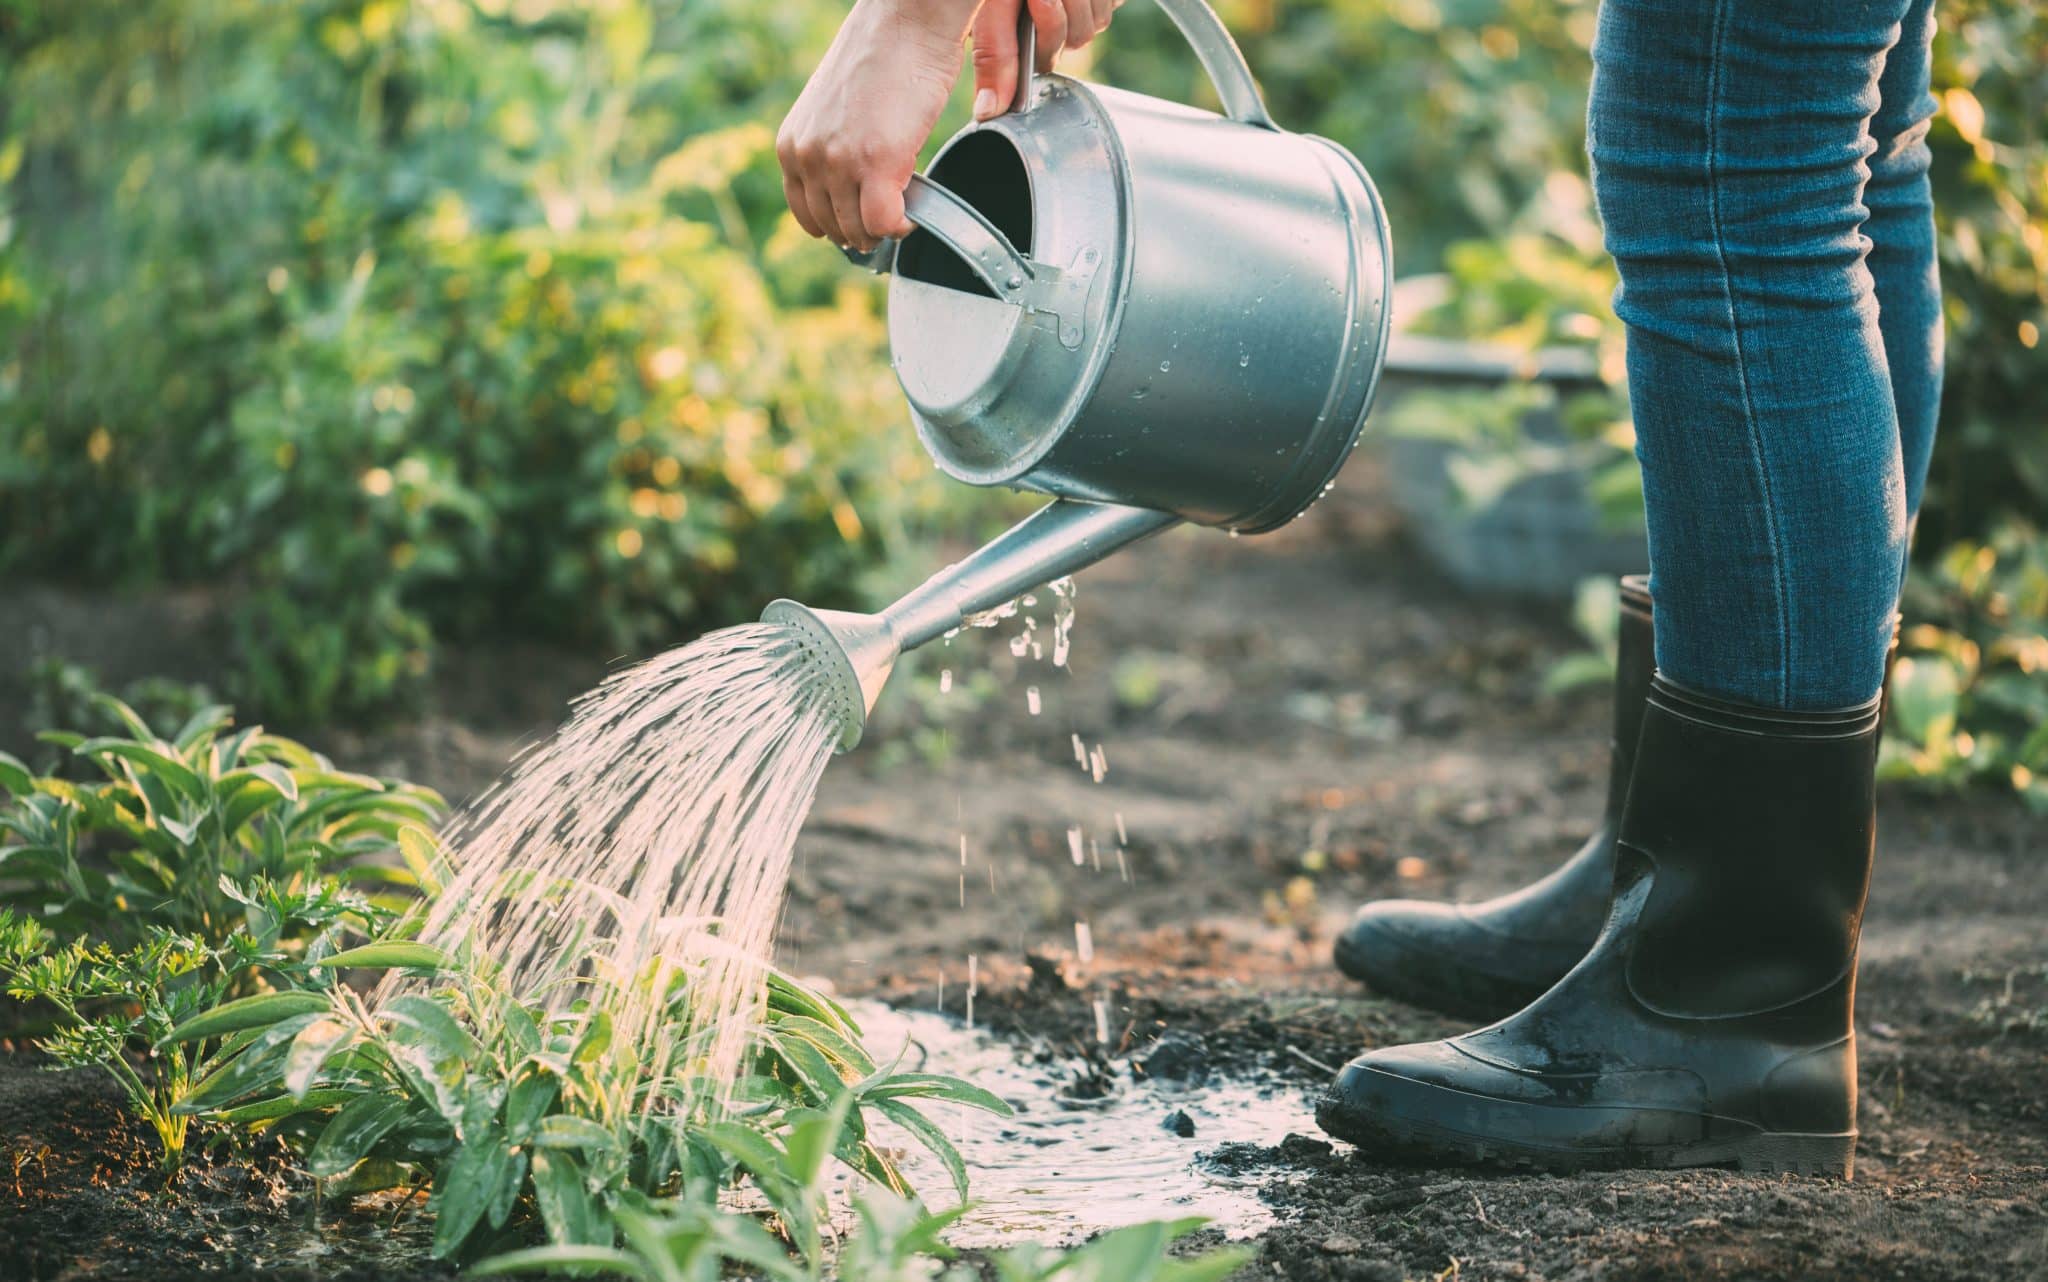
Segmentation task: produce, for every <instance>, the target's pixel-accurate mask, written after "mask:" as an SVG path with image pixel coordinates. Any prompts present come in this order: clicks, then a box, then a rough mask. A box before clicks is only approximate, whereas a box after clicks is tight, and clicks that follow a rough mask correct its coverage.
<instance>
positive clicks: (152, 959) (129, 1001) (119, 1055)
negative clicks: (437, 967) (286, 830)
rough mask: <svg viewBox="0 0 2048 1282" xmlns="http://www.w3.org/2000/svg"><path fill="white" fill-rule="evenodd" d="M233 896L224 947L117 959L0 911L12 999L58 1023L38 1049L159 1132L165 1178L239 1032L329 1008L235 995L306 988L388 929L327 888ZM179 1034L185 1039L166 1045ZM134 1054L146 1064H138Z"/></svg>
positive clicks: (289, 997) (176, 938) (123, 953)
mask: <svg viewBox="0 0 2048 1282" xmlns="http://www.w3.org/2000/svg"><path fill="white" fill-rule="evenodd" d="M231 889H232V891H233V893H234V894H235V895H236V896H238V897H239V898H240V899H241V900H242V901H243V902H244V903H245V904H246V905H247V907H248V909H249V912H248V915H247V919H246V924H245V925H243V926H241V927H238V928H237V929H236V930H235V931H233V932H232V933H231V934H229V935H228V936H227V938H226V940H225V941H224V942H223V944H222V946H220V947H214V946H211V945H209V944H208V943H206V942H205V941H204V940H201V939H200V938H198V937H197V936H195V935H189V934H181V933H179V932H177V931H174V930H170V929H168V928H166V927H164V926H161V925H146V926H144V927H142V928H140V929H138V930H135V931H134V932H132V933H133V934H134V935H135V936H137V937H138V938H137V942H135V943H134V944H132V945H129V946H126V947H123V948H118V949H117V948H115V947H113V946H112V945H109V944H104V943H102V944H91V943H88V942H86V941H85V940H83V939H73V940H71V941H70V942H68V943H60V942H59V941H58V938H57V936H56V935H55V934H54V933H53V932H52V931H50V930H49V929H48V928H47V927H45V926H43V925H42V924H41V923H39V922H36V921H34V920H32V919H29V918H24V917H19V916H17V915H16V914H15V913H14V912H13V911H12V910H11V909H5V910H0V979H4V980H5V986H6V991H7V994H8V996H10V997H13V998H15V999H16V1000H17V1001H23V1002H34V1003H39V1004H41V1005H43V1006H45V1007H47V1008H49V1009H51V1010H54V1011H55V1012H56V1015H57V1017H58V1019H59V1021H60V1022H59V1024H58V1026H57V1028H56V1029H55V1030H54V1031H53V1032H51V1033H50V1034H48V1035H47V1036H45V1037H43V1038H41V1039H40V1040H39V1042H38V1043H37V1044H38V1045H39V1046H40V1048H41V1049H42V1050H43V1051H44V1052H45V1053H46V1054H48V1055H49V1056H50V1057H51V1058H52V1059H54V1060H55V1061H56V1062H57V1063H58V1064H59V1065H62V1066H64V1067H67V1068H100V1069H104V1070H106V1072H107V1073H108V1074H109V1075H111V1076H112V1077H113V1078H114V1080H115V1081H116V1082H118V1083H119V1084H120V1086H121V1088H122V1090H123V1092H124V1093H125V1094H126V1095H127V1096H128V1100H129V1103H130V1104H131V1105H132V1106H133V1107H134V1109H135V1111H136V1112H137V1114H139V1115H140V1116H141V1117H142V1119H143V1120H144V1121H145V1122H147V1123H148V1124H149V1126H150V1127H151V1129H152V1130H154V1131H155V1132H156V1135H157V1139H158V1141H159V1142H160V1143H161V1144H162V1146H163V1155H162V1163H163V1167H164V1170H165V1171H166V1173H169V1174H175V1173H176V1172H177V1170H178V1169H179V1167H180V1166H181V1165H182V1164H183V1162H184V1155H185V1140H186V1134H187V1131H188V1130H189V1129H190V1126H191V1121H192V1118H191V1112H192V1110H191V1108H190V1107H189V1105H190V1104H191V1102H192V1101H193V1100H194V1099H195V1098H197V1096H198V1094H199V1092H200V1091H201V1090H202V1089H204V1088H205V1087H206V1086H207V1083H208V1082H210V1081H211V1080H212V1077H213V1075H214V1073H215V1072H217V1071H218V1070H219V1069H220V1068H221V1067H223V1066H224V1065H225V1064H226V1063H227V1062H228V1061H229V1060H230V1059H232V1058H233V1056H234V1055H235V1054H236V1053H237V1052H239V1051H240V1050H241V1049H242V1047H243V1046H244V1045H245V1044H246V1042H247V1040H248V1038H247V1037H246V1036H245V1035H244V1030H246V1029H249V1028H252V1027H256V1026H258V1025H259V1024H261V1023H265V1022H268V1021H269V1020H272V1019H276V1018H279V1017H281V1016H283V1015H286V1014H294V1013H301V1012H304V1011H306V1010H309V1009H312V1008H315V1007H320V1006H324V1005H325V1004H326V1002H327V999H326V998H325V997H323V996H319V995H316V994H312V993H305V992H272V993H265V994H261V995H251V996H248V997H244V998H240V999H236V1000H232V1001H231V1000H229V998H230V995H231V994H233V993H235V992H237V991H239V990H242V989H244V988H246V987H248V986H249V984H250V983H251V982H252V981H255V980H262V979H267V980H269V981H270V982H274V983H279V984H292V985H302V984H305V983H307V982H309V980H310V979H311V977H312V975H313V969H312V968H313V966H314V965H315V964H316V963H317V959H318V958H319V957H321V956H322V955H323V954H325V953H327V952H330V951H332V950H333V947H334V943H335V940H336V939H337V938H339V937H340V936H341V934H343V933H344V932H346V931H351V930H375V929H378V928H380V927H381V926H382V925H384V924H386V922H387V921H388V915H387V914H384V913H381V912H380V911H379V910H378V909H376V908H375V907H374V906H372V905H370V904H369V903H368V902H366V901H364V900H362V899H360V898H358V897H355V896H350V895H346V894H344V893H342V892H341V891H340V890H339V889H338V888H337V887H335V886H334V885H333V884H331V883H328V884H324V885H322V886H320V887H319V888H318V889H316V890H314V891H312V892H310V893H307V892H293V891H285V890H282V889H280V888H279V887H278V886H276V885H275V884H274V883H269V882H259V883H257V884H255V885H253V886H250V887H248V888H242V887H232V888H231ZM309 958H310V959H313V960H311V961H309V960H308V959H309ZM199 1021H205V1022H204V1024H203V1025H202V1024H201V1023H199ZM180 1028H183V1029H185V1030H186V1035H184V1036H181V1037H179V1038H178V1039H177V1040H176V1041H174V1042H165V1040H164V1039H165V1038H167V1037H169V1036H170V1035H171V1034H172V1032H173V1031H174V1030H177V1029H180ZM138 1052H146V1054H147V1058H146V1060H144V1061H143V1062H142V1063H140V1064H138V1063H136V1062H135V1061H134V1059H133V1058H132V1057H134V1056H135V1055H136V1054H137V1053H138Z"/></svg>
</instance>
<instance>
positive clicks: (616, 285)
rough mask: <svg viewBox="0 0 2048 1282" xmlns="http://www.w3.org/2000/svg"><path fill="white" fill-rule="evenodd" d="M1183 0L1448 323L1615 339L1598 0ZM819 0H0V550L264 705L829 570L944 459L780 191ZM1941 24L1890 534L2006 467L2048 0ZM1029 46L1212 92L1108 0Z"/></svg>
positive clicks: (1126, 77)
mask: <svg viewBox="0 0 2048 1282" xmlns="http://www.w3.org/2000/svg"><path fill="white" fill-rule="evenodd" d="M1218 7H1219V9H1220V10H1221V12H1222V13H1223V16H1224V18H1225V19H1226V21H1227V22H1229V24H1230V25H1231V27H1232V29H1233V31H1235V32H1236V34H1237V35H1238V37H1239V39H1240V41H1241V42H1242V43H1243V45H1244V47H1245V50H1246V53H1247V55H1248V57H1249V59H1250V60H1251V63H1252V65H1253V66H1254V67H1255V68H1256V69H1257V71H1258V73H1259V74H1260V77H1261V79H1262V82H1263V84H1264V87H1265V90H1266V93H1267V96H1268V98H1269V100H1270V102H1271V104H1272V107H1273V109H1274V113H1275V115H1276V117H1277V118H1278V119H1280V120H1281V121H1282V122H1283V123H1284V124H1286V125H1287V126H1288V127H1291V128H1298V129H1305V130H1312V131H1315V132H1318V133H1322V134H1325V135H1327V136H1330V137H1332V138H1334V139H1336V140H1337V141H1339V142H1341V143H1343V144H1344V145H1345V146H1347V147H1349V148H1351V149H1352V150H1353V151H1355V152H1356V153H1357V154H1358V155H1359V156H1360V157H1361V158H1362V159H1363V160H1364V161H1365V162H1366V164H1367V165H1368V167H1369V168H1371V170H1372V171H1373V173H1374V175H1375V177H1376V178H1377V180H1378V182H1379V186H1380V189H1381V191H1382V193H1383V195H1384V196H1385V198H1386V201H1387V204H1388V207H1389V211H1390V215H1391V217H1392V219H1393V222H1394V226H1395V228H1396V234H1397V244H1398V249H1399V260H1400V265H1401V268H1402V270H1403V271H1404V272H1415V271H1422V270H1429V269H1431V268H1434V267H1436V266H1438V265H1439V264H1440V263H1442V262H1445V261H1448V263H1449V265H1450V267H1451V268H1452V269H1453V271H1454V272H1455V273H1456V274H1457V276H1458V277H1459V278H1460V279H1461V280H1462V281H1464V282H1465V288H1464V290H1463V291H1462V292H1461V294H1460V295H1459V296H1458V298H1457V299H1454V303H1453V307H1452V309H1451V312H1450V313H1449V314H1448V319H1446V322H1445V323H1447V324H1448V323H1452V322H1453V321H1454V322H1455V323H1457V324H1459V325H1461V326H1466V327H1469V328H1472V329H1478V330H1483V331H1485V332H1487V333H1488V334H1490V335H1492V336H1496V337H1507V338H1512V339H1518V340H1520V341H1525V342H1538V341H1556V340H1559V339H1564V340H1568V341H1581V342H1589V343H1595V344H1599V345H1601V346H1602V348H1603V367H1605V366H1606V365H1608V364H1609V363H1610V362H1608V361H1607V360H1605V355H1606V349H1607V348H1609V347H1611V345H1612V343H1611V340H1612V330H1611V318H1609V317H1608V316H1607V313H1606V312H1605V310H1604V308H1602V307H1600V306H1598V296H1599V294H1600V292H1601V290H1602V289H1603V288H1604V285H1603V282H1604V279H1605V273H1606V272H1607V270H1608V268H1607V267H1606V266H1605V264H1604V261H1603V259H1602V258H1601V256H1600V254H1599V249H1598V232H1597V224H1596V222H1595V220H1594V219H1593V216H1592V213H1591V209H1590V201H1589V200H1588V198H1587V193H1586V187H1585V183H1584V181H1583V179H1582V178H1581V177H1580V175H1582V174H1583V172H1584V159H1583V155H1582V146H1583V120H1584V107H1585V91H1586V80H1587V75H1588V70H1589V63H1590V59H1589V54H1588V49H1589V46H1590V42H1591V39H1592V34H1593V25H1594V15H1595V12H1596V5H1595V3H1594V2H1593V0H1327V2H1325V3H1294V4H1281V3H1279V0H1219V3H1218ZM843 11H844V6H843V4H842V3H840V2H839V0H781V2H779V3H775V4H758V3H748V2H746V0H304V2H303V3H295V4H289V5H282V4H275V3H267V2H266V0H68V2H67V3H65V4H61V5H55V4H47V3H41V2H40V0H0V201H4V203H0V574H6V575H11V576H15V577H21V576H32V577H48V578H57V579H63V580H67V581H72V582H83V583H87V584H95V585H114V586H127V585H136V584H147V583H153V582H164V581H171V582H204V583H210V584H218V585H222V587H221V591H222V598H223V605H224V607H226V608H228V609H230V610H232V611H233V613H234V617H235V623H236V627H235V630H234V634H235V636H236V638H237V651H238V652H237V654H236V655H235V656H233V667H234V670H235V671H236V672H237V673H238V674H239V677H238V679H237V681H236V682H235V683H234V686H233V688H232V689H231V691H230V693H232V694H234V695H235V696H236V697H237V698H239V699H241V700H243V701H244V702H246V703H249V704H251V705H252V706H254V707H256V708H258V709H260V710H261V711H262V712H263V713H264V714H265V715H266V716H269V717H272V718H274V719H275V718H285V719H288V720H297V721H307V720H315V719H320V718H325V717H330V716H334V715H343V714H358V713H361V712H364V711H367V710H373V709H376V708H379V707H383V706H389V705H391V704H393V703H395V702H398V701H401V700H403V699H404V698H405V697H406V696H407V695H408V694H409V693H410V692H412V691H413V690H414V689H415V688H416V687H417V685H418V683H419V682H420V680H421V678H422V677H423V676H424V674H425V673H426V671H427V670H428V668H429V665H430V664H431V663H432V662H433V660H434V657H435V655H436V654H437V653H443V654H445V653H446V652H447V650H448V648H449V647H451V646H459V645H460V644H462V643H463V642H465V641H467V640H470V639H473V638H476V637H479V636H483V635H486V634H488V633H490V632H493V631H498V630H504V631H513V632H517V633H519V634H522V635H527V636H542V637H553V638H559V639H565V640H570V641H577V642H581V643H585V644H601V645H604V646H606V647H609V648H613V649H642V648H648V647H652V646H656V645H659V644H662V643H664V642H668V641H671V640H674V639H676V638H677V637H679V636H681V635H684V634H686V633H687V632H689V631H691V630H695V629H698V628H702V627H705V626H708V625H711V624H715V623H722V622H727V621H731V620H733V619H736V618H741V617H747V616H750V615H751V614H752V613H753V612H754V611H755V610H756V609H757V608H758V607H759V605H760V604H761V603H762V602H763V601H765V600H767V599H768V598H770V597H772V596H775V595H778V594H785V593H787V594H791V595H798V596H802V597H804V598H805V599H810V600H815V601H817V602H818V603H820V604H833V603H843V602H847V601H850V600H853V599H855V598H857V597H858V596H859V595H860V594H861V590H862V588H863V586H864V576H865V575H866V574H867V572H869V571H870V570H872V568H873V567H875V566H877V565H879V564H882V563H884V561H885V559H886V557H887V556H888V555H889V554H890V553H891V552H892V551H894V550H896V549H898V548H900V547H902V546H904V545H905V544H906V541H907V540H909V539H911V538H913V537H914V536H916V535H917V534H918V533H920V532H922V531H925V530H929V529H933V528H936V527H937V525H938V523H940V522H942V521H945V520H946V519H947V518H949V517H950V518H954V519H957V516H958V508H957V505H959V504H961V503H966V502H974V501H977V500H974V499H969V498H966V497H964V492H963V491H962V490H961V488H960V487H957V486H948V485H945V484H944V483H941V482H937V481H935V480H933V479H932V477H931V475H930V468H929V466H928V465H927V464H926V463H925V462H924V460H923V459H922V458H921V457H920V456H919V454H918V452H917V449H916V446H915V445H914V444H913V443H912V437H911V434H910V433H909V432H908V431H907V430H906V426H905V424H904V421H903V420H904V414H903V411H902V408H901V404H900V398H899V397H898V396H897V395H896V393H895V389H894V385H893V382H892V381H891V379H890V378H889V375H888V370H887V366H886V362H885V360H884V357H883V329H882V325H881V322H880V318H879V315H878V306H877V302H878V300H877V297H876V294H875V291H874V290H873V288H872V287H871V286H868V285H864V284H861V283H858V282H856V281H855V280H853V279H852V278H851V277H850V276H849V274H848V273H847V272H846V271H845V270H844V268H843V266H842V265H841V264H840V263H839V262H838V260H837V257H836V255H835V254H834V253H833V252H832V251H831V250H829V249H828V248H826V247H823V246H819V245H816V244H814V243H811V242H808V241H806V240H805V239H804V238H803V237H801V236H800V235H798V234H797V233H796V232H795V230H794V228H793V225H792V224H791V223H790V222H789V221H788V220H787V219H786V217H785V216H784V214H783V212H782V209H781V191H780V184H779V181H778V179H777V176H776V173H775V168H774V164H773V158H772V156H771V155H770V154H769V151H770V141H771V136H772V130H773V127H774V123H775V122H776V120H777V119H778V118H779V117H780V115H781V113H782V112H783V111H784V110H785V109H786V107H787V105H788V104H789V103H790V102H791V101H792V100H793V99H794V97H795V94H796V91H797V89H798V87H799V85H800V83H801V81H802V78H803V76H804V75H805V74H806V72H807V71H808V69H809V68H810V67H811V66H812V65H814V64H815V61H816V59H817V56H818V55H819V54H820V53H821V52H822V50H823V49H824V47H825V45H826V43H827V42H828V41H829V39H830V37H831V34H832V31H833V29H834V27H835V25H836V23H837V21H838V20H839V18H840V17H841V16H842V15H843ZM1943 23H1944V26H1943V31H1942V35H1941V38H1940V42H1939V47H1938V50H1937V64H1938V65H1937V93H1938V94H1939V96H1940V99H1941V103H1942V113H1941V116H1940V117H1939V118H1938V119H1937V121H1936V123H1935V127H1934V134H1933V141H1934V145H1935V149H1936V156H1937V164H1936V182H1937V189H1938V195H1939V197H1940V200H1941V202H1942V229H1943V250H1942V252H1943V267H1944V271H1945V274H1946V281H1947V288H1948V293H1949V310H1948V321H1949V333H1950V350H1951V362H1950V370H1949V396H1948V400H1947V403H1946V405H1945V419H1946V422H1945V429H1944V431H1945V437H1944V441H1943V444H1942V447H1941V449H1940V451H1939V452H1938V456H1937V459H1936V465H1935V466H1936V474H1935V477H1934V481H1933V483H1932V485H1931V486H1930V490H1929V498H1928V505H1927V519H1926V522H1925V523H1924V525H1923V529H1922V545H1923V552H1924V553H1925V554H1926V555H1927V556H1928V557H1933V556H1938V555H1939V553H1940V550H1941V548H1942V547H1944V546H1946V545H1947V544H1949V543H1951V542H1953V541H1955V540H1957V539H1964V538H1983V537H1985V536H1986V535H1988V533H1989V532H1990V531H1991V529H1992V528H1993V526H1994V524H1995V521H1996V518H1997V514H1998V513H2000V512H2002V511H2011V510H2021V511H2026V510H2030V509H2031V510H2039V509H2040V508H2041V507H2042V505H2043V504H2044V503H2048V419H2044V416H2042V415H2041V414H2040V413H2039V412H2038V411H2037V410H2035V409H2034V408H2032V407H2031V406H2030V405H2029V403H2028V400H2029V397H2028V392H2029V389H2038V388H2039V387H2040V386H2042V385H2043V384H2044V381H2048V379H2044V376H2048V349H2044V348H2043V347H2042V346H2041V343H2040V332H2041V330H2042V329H2043V328H2044V327H2048V292H2044V291H2048V285H2044V283H2043V281H2044V277H2048V271H2044V268H2048V215H2044V206H2048V123H2044V122H2048V67H2044V65H2043V63H2042V61H2041V59H2040V50H2041V49H2042V48H2043V47H2048V16H2044V15H2043V13H2042V12H2041V10H2040V9H2039V7H2038V6H2035V5H2032V4H2029V3H2024V2H2023V0H1950V2H1949V3H1946V4H1945V5H1944V7H1943ZM1069 69H1070V70H1074V71H1077V72H1079V73H1082V74H1086V75H1090V76H1093V77H1096V78H1099V79H1102V80H1105V81H1109V82H1112V83H1117V84H1121V85H1125V86H1128V87H1131V88H1134V89H1138V90H1141V91H1145V92H1151V93H1157V94H1161V95H1165V96H1171V97H1178V98H1185V99H1188V100H1191V101H1195V102H1197V103H1201V104H1204V105H1213V101H1214V99H1213V95H1212V93H1211V92H1210V90H1209V89H1208V87H1207V86H1206V85H1205V84H1204V83H1203V82H1202V77H1201V72H1200V70H1199V67H1198V66H1197V64H1196V62H1195V60H1194V59H1193V57H1192V56H1191V55H1190V54H1189V53H1188V51H1187V50H1186V49H1185V47H1184V46H1183V45H1182V43H1181V41H1180V40H1179V38H1178V36H1177V35H1176V34H1175V33H1174V31H1173V29H1172V28H1171V26H1170V24H1168V23H1167V22H1166V20H1165V19H1164V17H1163V15H1161V14H1160V13H1159V12H1158V11H1157V10H1156V7H1154V6H1151V5H1146V4H1136V5H1131V6H1128V7H1127V8H1126V9H1124V10H1123V11H1121V12H1120V13H1119V16H1118V19H1117V23H1116V26H1115V29H1114V30H1113V31H1112V32H1111V33H1110V35H1109V37H1108V38H1107V39H1105V40H1104V41H1102V42H1099V43H1098V45H1097V46H1095V47H1094V48H1093V49H1092V50H1091V51H1089V56H1087V57H1083V58H1077V59H1074V60H1073V61H1072V62H1071V63H1070V64H1069ZM958 118H959V112H958V108H957V106H956V108H955V111H954V113H953V115H952V116H951V117H949V121H951V120H957V119H958ZM945 132H947V130H946V128H945V127H942V129H941V135H942V136H943V134H944V133H945ZM1560 291H1562V294H1560ZM1531 296H1533V297H1534V298H1535V301H1534V302H1533V303H1532V302H1531V301H1530V299H1531ZM1518 300H1519V301H1518ZM1588 300H1591V301H1590V304H1589V301H1588ZM1532 318H1534V319H1532ZM1589 319H1591V320H1592V321H1593V322H1594V323H1593V324H1592V325H1590V326H1589V325H1588V320H1589ZM1596 331H1597V332H1596Z"/></svg>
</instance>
